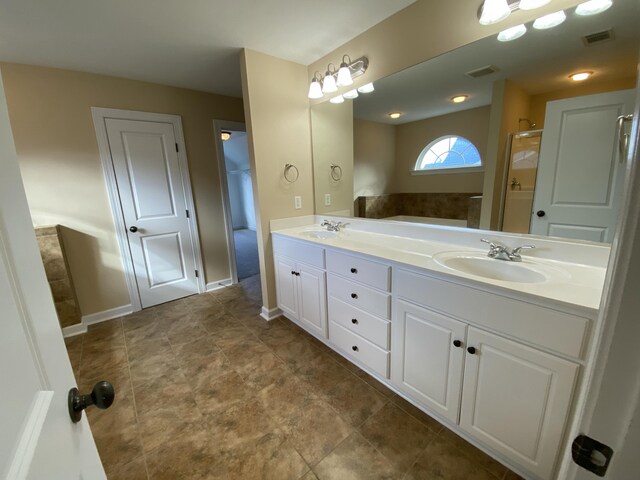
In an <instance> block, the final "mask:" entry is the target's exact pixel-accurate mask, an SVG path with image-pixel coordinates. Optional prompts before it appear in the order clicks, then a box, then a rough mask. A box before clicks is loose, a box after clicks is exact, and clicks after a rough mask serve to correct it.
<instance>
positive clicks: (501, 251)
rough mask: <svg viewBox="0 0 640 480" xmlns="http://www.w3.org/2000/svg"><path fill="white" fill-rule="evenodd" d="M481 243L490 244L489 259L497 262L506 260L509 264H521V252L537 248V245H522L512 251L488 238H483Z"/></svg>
mask: <svg viewBox="0 0 640 480" xmlns="http://www.w3.org/2000/svg"><path fill="white" fill-rule="evenodd" d="M480 241H481V242H484V243H488V244H489V252H488V253H487V256H488V257H490V258H495V259H496V260H506V261H509V262H521V261H522V257H521V256H520V251H521V250H525V249H531V248H536V246H535V245H522V246H520V247H516V248H514V249H510V248H509V247H507V246H506V245H503V244H501V243H500V242H496V241H491V240H487V239H486V238H481V239H480Z"/></svg>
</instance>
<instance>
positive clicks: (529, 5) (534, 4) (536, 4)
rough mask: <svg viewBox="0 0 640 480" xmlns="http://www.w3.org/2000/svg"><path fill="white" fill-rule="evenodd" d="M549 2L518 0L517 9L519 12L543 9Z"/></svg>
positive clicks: (545, 0) (548, 0)
mask: <svg viewBox="0 0 640 480" xmlns="http://www.w3.org/2000/svg"><path fill="white" fill-rule="evenodd" d="M550 1H551V0H520V4H519V5H518V8H519V9H520V10H535V9H536V8H540V7H544V6H545V5H546V4H547V3H549V2H550Z"/></svg>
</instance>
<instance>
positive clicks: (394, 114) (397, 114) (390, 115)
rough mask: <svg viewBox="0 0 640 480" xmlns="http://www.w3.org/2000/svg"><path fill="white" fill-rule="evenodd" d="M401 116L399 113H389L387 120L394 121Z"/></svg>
mask: <svg viewBox="0 0 640 480" xmlns="http://www.w3.org/2000/svg"><path fill="white" fill-rule="evenodd" d="M401 116H402V114H401V113H400V112H391V113H390V114H389V118H392V119H394V120H395V119H396V118H400V117H401Z"/></svg>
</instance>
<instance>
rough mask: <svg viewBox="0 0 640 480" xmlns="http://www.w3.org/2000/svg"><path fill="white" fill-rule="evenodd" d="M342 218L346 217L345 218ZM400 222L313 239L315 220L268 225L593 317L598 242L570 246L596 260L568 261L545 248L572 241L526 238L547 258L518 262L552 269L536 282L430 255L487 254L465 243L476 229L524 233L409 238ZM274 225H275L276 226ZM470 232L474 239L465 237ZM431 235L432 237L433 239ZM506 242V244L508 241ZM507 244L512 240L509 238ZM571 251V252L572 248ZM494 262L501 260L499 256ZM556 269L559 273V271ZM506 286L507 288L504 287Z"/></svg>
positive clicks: (599, 281) (454, 232) (598, 288)
mask: <svg viewBox="0 0 640 480" xmlns="http://www.w3.org/2000/svg"><path fill="white" fill-rule="evenodd" d="M323 218H324V217H323ZM342 220H345V219H344V218H343V219H342ZM353 220H354V223H355V224H357V223H361V222H358V221H355V220H356V219H353ZM369 222H370V221H369ZM400 225H401V224H399V223H396V222H388V223H386V222H379V221H378V222H377V223H376V225H375V226H376V229H377V230H381V229H387V230H388V231H389V232H394V233H396V232H397V233H402V234H403V235H397V234H393V233H379V232H372V231H367V228H366V225H365V227H363V229H360V228H358V225H354V226H353V227H352V226H348V227H346V228H345V229H343V230H341V231H340V232H339V233H338V235H337V236H336V237H334V238H327V239H318V238H311V237H309V236H307V235H306V234H304V232H308V231H309V230H320V226H319V225H318V224H309V223H307V224H306V225H299V226H295V227H290V228H280V227H282V226H283V225H282V224H280V225H274V226H272V233H273V234H276V235H283V236H286V237H290V238H294V239H298V240H304V241H307V242H311V243H314V244H318V245H322V246H325V247H328V248H337V249H343V250H347V251H352V252H356V253H361V254H365V255H370V256H373V257H377V258H379V259H382V260H387V261H390V262H394V263H398V264H401V265H406V266H410V267H418V268H424V269H426V270H429V271H431V272H436V273H438V274H442V276H443V277H450V278H449V280H453V281H455V279H456V278H457V279H463V280H464V281H463V282H461V283H464V284H466V285H470V286H474V285H476V286H482V287H487V286H489V287H492V289H494V290H497V291H502V293H505V294H508V293H509V292H516V293H519V294H525V296H533V297H535V299H536V300H538V301H540V300H545V302H544V303H546V304H549V306H553V305H554V304H556V306H558V307H562V306H565V307H572V306H575V307H578V309H579V310H583V311H584V312H583V313H585V314H590V315H589V316H593V315H594V314H595V312H597V310H598V308H599V305H600V298H601V295H602V290H603V286H604V280H605V274H606V265H605V266H603V265H602V263H603V262H602V258H603V253H606V252H603V251H601V250H598V249H601V248H602V246H601V245H593V246H591V245H589V244H586V243H579V244H578V246H577V247H574V250H575V248H578V249H580V248H583V249H588V248H593V249H594V250H593V252H589V251H586V252H582V253H579V254H575V253H574V254H573V256H574V257H575V258H580V257H579V255H582V257H584V258H590V257H591V258H596V259H597V261H596V262H591V263H592V264H589V263H588V262H581V263H577V262H568V261H561V260H558V259H557V258H553V257H554V256H556V257H557V255H553V254H552V253H553V252H552V253H551V254H550V253H549V252H551V251H552V250H553V246H554V243H557V244H558V249H560V250H562V249H563V248H564V249H565V250H567V249H568V248H569V247H571V245H569V246H567V243H569V244H571V242H570V241H562V240H557V241H554V240H553V239H546V238H540V237H537V238H536V237H530V238H533V239H534V240H535V241H537V242H538V243H542V244H544V246H543V247H542V248H540V249H538V250H540V251H543V252H546V256H547V257H551V258H544V256H545V255H540V254H539V252H536V253H537V254H538V255H535V256H534V255H533V254H532V255H529V253H530V252H535V250H531V251H523V254H522V265H523V266H529V267H531V268H532V269H536V268H538V269H542V270H543V271H545V272H547V273H549V272H551V274H550V275H548V278H547V279H546V280H545V281H543V282H540V283H521V282H510V281H503V280H495V279H491V278H487V277H484V276H483V277H480V276H476V275H472V274H468V273H466V272H463V271H460V270H455V269H452V268H449V267H447V266H445V265H443V264H441V263H439V262H438V261H436V260H434V256H436V259H438V258H440V257H442V255H443V254H445V255H446V253H444V252H459V253H464V254H471V255H473V254H477V255H481V256H483V255H486V252H487V250H488V248H487V246H485V245H483V246H482V248H473V247H470V246H469V245H470V244H471V245H475V244H476V243H478V242H477V238H476V237H478V235H479V234H480V235H483V236H490V237H491V238H492V239H494V238H495V239H500V240H502V237H505V238H506V239H507V240H509V239H513V238H517V239H518V240H521V237H522V236H514V235H510V234H501V233H500V232H481V231H477V230H476V231H473V230H471V231H467V229H464V230H463V229H456V228H448V229H447V228H446V227H435V228H438V230H434V231H433V235H429V233H431V232H430V231H429V230H424V229H423V230H420V231H417V233H418V235H417V236H418V237H421V238H413V236H405V235H406V233H407V230H403V229H402V228H399V226H400ZM273 227H276V228H275V229H274V228H273ZM425 228H434V227H425ZM443 229H444V230H443ZM369 230H370V229H369ZM469 235H470V236H472V237H473V238H472V239H469V238H468V236H469ZM429 237H434V238H435V239H431V238H429ZM464 237H466V238H464ZM444 238H449V239H450V241H443V239H444ZM470 240H473V242H470ZM505 243H506V244H509V242H508V241H507V242H505ZM511 243H512V245H513V242H511ZM527 243H531V242H527ZM534 243H535V242H534ZM518 244H522V243H518ZM478 247H479V245H478ZM574 250H570V251H572V252H573V251H574ZM575 258H574V259H575ZM495 261H496V262H500V261H501V260H495ZM593 263H595V264H593ZM598 263H599V264H598ZM554 272H557V274H555V273H554ZM504 290H507V292H505V291H504ZM558 303H559V304H558Z"/></svg>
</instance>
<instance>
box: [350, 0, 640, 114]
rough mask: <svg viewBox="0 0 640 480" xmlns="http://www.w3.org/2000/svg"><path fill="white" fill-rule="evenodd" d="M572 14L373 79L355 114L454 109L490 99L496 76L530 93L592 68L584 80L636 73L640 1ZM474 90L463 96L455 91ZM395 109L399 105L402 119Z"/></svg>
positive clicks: (555, 86)
mask: <svg viewBox="0 0 640 480" xmlns="http://www.w3.org/2000/svg"><path fill="white" fill-rule="evenodd" d="M567 17H568V18H567V21H565V23H563V24H562V25H560V26H558V27H556V28H554V29H551V30H546V31H540V30H534V29H532V28H531V26H530V25H527V28H528V32H527V34H526V35H525V36H524V37H521V38H519V39H517V40H515V41H512V42H506V43H502V42H498V41H497V39H496V38H495V36H493V35H492V36H491V37H487V38H484V39H482V40H479V41H477V42H474V43H472V44H469V45H467V46H465V47H462V48H459V49H457V50H453V51H451V52H448V53H446V54H444V55H441V56H439V57H436V58H434V59H431V60H428V61H427V62H424V63H422V64H419V65H416V66H414V67H411V68H408V69H406V70H403V71H402V72H399V73H397V74H394V75H391V76H389V77H386V78H384V79H382V80H379V81H378V82H376V83H375V87H376V90H375V91H374V92H373V93H372V94H368V95H361V96H360V97H358V98H357V99H356V100H355V101H354V116H355V117H356V118H360V119H367V120H371V121H376V122H383V123H388V124H402V123H408V122H412V121H416V120H421V119H424V118H430V117H435V116H438V115H444V114H447V113H452V112H455V111H460V110H466V109H469V108H475V107H480V106H484V105H489V104H490V103H491V92H492V88H493V83H494V81H495V80H499V79H504V78H508V79H510V80H512V81H514V82H515V83H516V84H517V85H518V86H520V88H522V89H523V90H525V91H526V92H527V93H529V94H531V95H535V94H539V93H545V92H551V91H555V90H561V89H564V88H570V87H571V81H570V80H569V79H568V77H567V76H568V75H569V74H570V73H574V72H576V71H582V70H591V71H594V72H595V74H594V76H593V77H591V79H590V80H587V82H599V81H607V80H613V79H617V78H625V77H626V78H628V77H633V76H634V75H635V74H636V66H637V63H638V51H639V49H640V29H639V28H638V25H639V24H640V3H639V2H637V0H617V1H616V2H615V3H614V5H613V7H611V8H610V9H609V10H607V11H606V12H603V13H601V14H599V15H595V16H592V17H578V16H576V15H575V14H574V13H573V9H571V10H570V11H567ZM610 28H613V30H614V34H615V39H614V40H611V41H607V42H603V43H601V44H596V45H592V46H590V47H586V46H585V45H584V43H583V42H582V37H583V36H584V35H588V34H592V33H596V32H599V31H602V30H607V29H610ZM487 65H493V66H495V67H497V68H498V71H497V72H496V73H493V74H490V75H487V76H484V77H481V78H475V79H474V78H471V77H469V76H467V75H465V72H468V71H471V70H475V69H478V68H481V67H485V66H487ZM458 94H466V95H469V99H468V100H467V101H466V102H464V103H461V104H454V103H452V102H451V101H450V99H451V97H453V96H454V95H458ZM390 112H402V113H403V116H401V117H400V118H399V119H397V120H392V119H390V118H389V117H388V116H387V114H388V113H390Z"/></svg>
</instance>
